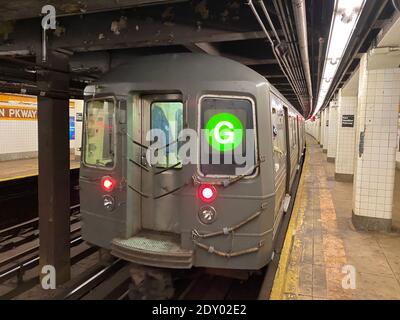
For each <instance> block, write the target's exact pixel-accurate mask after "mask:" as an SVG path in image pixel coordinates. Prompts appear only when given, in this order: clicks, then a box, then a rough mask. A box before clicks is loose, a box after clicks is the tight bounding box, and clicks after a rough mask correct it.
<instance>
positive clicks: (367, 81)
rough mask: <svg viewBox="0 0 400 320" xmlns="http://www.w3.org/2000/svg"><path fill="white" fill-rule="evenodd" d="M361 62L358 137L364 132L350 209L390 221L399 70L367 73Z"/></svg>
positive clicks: (365, 64) (363, 60) (399, 80)
mask: <svg viewBox="0 0 400 320" xmlns="http://www.w3.org/2000/svg"><path fill="white" fill-rule="evenodd" d="M367 63H368V61H367V55H365V56H364V57H363V58H362V60H361V65H360V87H359V99H358V116H357V118H358V121H359V123H358V128H357V130H358V135H359V132H361V131H364V130H365V143H364V153H363V155H362V156H361V157H359V156H358V154H356V157H357V159H356V162H355V163H356V171H355V180H354V181H355V185H354V199H353V207H354V213H355V214H356V215H361V216H367V217H374V218H383V219H391V217H392V204H393V189H394V176H395V159H396V158H395V157H396V140H397V139H396V137H397V121H398V106H399V103H400V69H399V68H397V69H384V70H367Z"/></svg>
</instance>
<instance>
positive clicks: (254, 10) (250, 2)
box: [247, 0, 304, 108]
mask: <svg viewBox="0 0 400 320" xmlns="http://www.w3.org/2000/svg"><path fill="white" fill-rule="evenodd" d="M247 4H248V5H249V6H250V8H251V10H252V12H253V14H254V16H255V18H256V19H257V21H258V23H259V24H260V26H261V28H262V30H263V31H264V33H265V35H266V37H267V39H268V41H269V42H270V43H271V46H272V51H273V53H274V56H275V58H276V60H277V61H278V64H279V66H280V68H281V70H282V72H283V74H284V75H285V76H286V78H287V79H288V81H289V83H290V85H291V87H292V88H293V90H294V92H295V93H296V95H297V99H298V100H299V102H300V105H301V106H302V107H303V108H304V106H303V105H302V101H301V100H300V96H301V95H300V92H299V90H298V88H297V86H296V85H295V82H294V81H293V79H292V77H291V76H289V75H288V73H287V71H286V69H285V68H284V67H283V66H282V61H281V60H283V59H282V57H281V55H280V54H279V51H278V50H277V48H276V46H275V44H274V42H273V40H272V38H271V35H270V34H269V32H268V30H267V29H266V27H265V25H264V22H263V21H262V20H261V18H260V15H259V14H258V12H257V9H256V8H255V6H254V4H253V1H252V0H248V1H247Z"/></svg>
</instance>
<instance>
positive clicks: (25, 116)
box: [0, 106, 37, 120]
mask: <svg viewBox="0 0 400 320" xmlns="http://www.w3.org/2000/svg"><path fill="white" fill-rule="evenodd" d="M0 120H37V109H34V108H25V107H12V106H0Z"/></svg>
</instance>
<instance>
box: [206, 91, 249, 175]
mask: <svg viewBox="0 0 400 320" xmlns="http://www.w3.org/2000/svg"><path fill="white" fill-rule="evenodd" d="M200 130H201V131H200V136H201V143H200V168H199V169H200V172H201V174H203V175H204V176H210V177H225V176H237V175H245V176H253V175H254V174H255V172H256V169H255V165H256V138H255V125H254V107H253V102H252V100H250V99H247V98H240V97H203V98H202V99H201V105H200ZM239 172H240V173H239Z"/></svg>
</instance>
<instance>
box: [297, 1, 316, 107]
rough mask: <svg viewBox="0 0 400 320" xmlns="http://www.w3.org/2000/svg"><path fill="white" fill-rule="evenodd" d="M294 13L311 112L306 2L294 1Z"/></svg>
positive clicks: (311, 92) (311, 93)
mask: <svg viewBox="0 0 400 320" xmlns="http://www.w3.org/2000/svg"><path fill="white" fill-rule="evenodd" d="M292 4H293V11H294V18H295V21H296V29H297V34H298V37H299V47H300V54H301V60H302V62H303V69H304V73H305V75H306V81H307V88H308V94H309V97H310V108H309V110H310V111H309V112H311V109H312V105H313V98H314V97H313V91H312V81H311V71H310V61H309V58H308V57H309V55H308V38H307V16H306V4H305V0H294V1H293V2H292Z"/></svg>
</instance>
